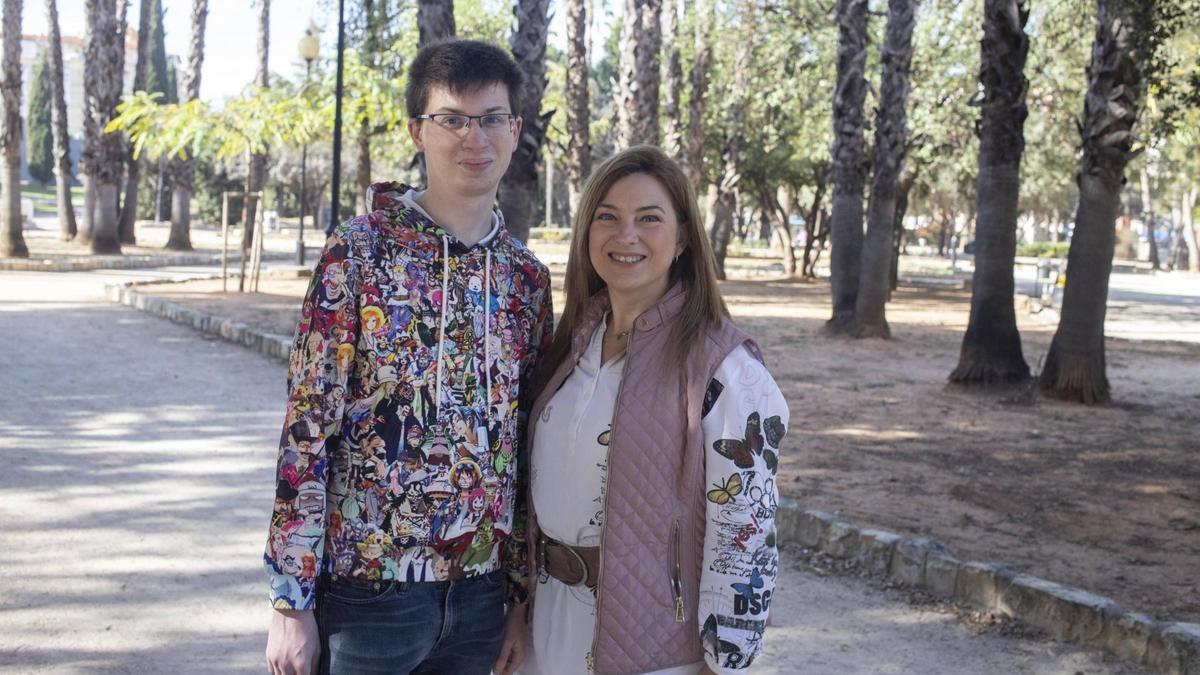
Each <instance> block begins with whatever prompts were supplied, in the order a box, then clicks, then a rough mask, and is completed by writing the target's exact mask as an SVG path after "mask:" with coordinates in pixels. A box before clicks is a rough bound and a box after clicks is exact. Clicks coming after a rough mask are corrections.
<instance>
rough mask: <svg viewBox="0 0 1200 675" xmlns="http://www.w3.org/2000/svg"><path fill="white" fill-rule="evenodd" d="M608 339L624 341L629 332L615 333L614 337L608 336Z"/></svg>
mask: <svg viewBox="0 0 1200 675" xmlns="http://www.w3.org/2000/svg"><path fill="white" fill-rule="evenodd" d="M609 337H610V338H611V339H613V340H617V341H618V342H619V341H621V340H624V339H625V338H627V337H629V330H623V331H621V332H620V333H617V334H616V335H610V336H609Z"/></svg>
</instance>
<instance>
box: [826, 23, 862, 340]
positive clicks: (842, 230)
mask: <svg viewBox="0 0 1200 675" xmlns="http://www.w3.org/2000/svg"><path fill="white" fill-rule="evenodd" d="M837 23H838V55H837V88H836V90H835V91H834V95H833V135H834V138H833V147H832V148H831V149H830V154H831V155H832V156H833V168H832V170H831V171H832V178H833V215H832V217H831V218H830V220H831V221H832V222H831V224H830V238H831V240H832V241H831V243H832V246H833V249H832V251H831V252H830V255H829V265H830V286H831V290H832V295H833V317H832V318H830V319H829V321H828V322H826V324H825V326H826V329H827V330H829V331H831V332H833V333H847V332H849V331H850V330H851V328H852V327H853V324H854V307H855V304H856V303H857V301H858V276H859V267H860V265H861V262H862V261H861V255H862V243H863V231H862V228H863V184H864V183H865V182H866V175H867V160H866V153H865V151H864V150H863V101H864V100H865V98H866V93H867V80H866V77H865V76H864V72H865V68H866V61H867V0H838V3H837Z"/></svg>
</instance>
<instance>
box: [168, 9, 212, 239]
mask: <svg viewBox="0 0 1200 675" xmlns="http://www.w3.org/2000/svg"><path fill="white" fill-rule="evenodd" d="M191 18H192V40H191V44H190V46H189V48H188V67H187V72H186V73H185V74H184V76H183V88H184V96H185V97H186V98H185V102H187V101H194V100H196V99H198V98H200V72H201V68H202V67H203V65H204V30H205V26H206V24H207V23H208V0H192V17H191ZM169 173H170V176H171V234H170V237H169V238H168V239H167V248H168V249H169V250H172V251H190V250H192V230H191V225H192V223H191V221H192V216H191V212H190V211H189V209H190V208H191V203H192V181H193V179H194V176H195V173H196V166H195V160H194V159H186V160H183V161H177V162H176V163H175V164H174V165H173V166H172V168H171V171H170V172H169Z"/></svg>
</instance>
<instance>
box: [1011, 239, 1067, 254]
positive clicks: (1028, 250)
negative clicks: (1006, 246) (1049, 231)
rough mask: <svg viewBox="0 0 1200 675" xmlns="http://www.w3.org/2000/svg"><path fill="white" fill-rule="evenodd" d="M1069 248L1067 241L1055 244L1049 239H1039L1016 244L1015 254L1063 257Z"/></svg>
mask: <svg viewBox="0 0 1200 675" xmlns="http://www.w3.org/2000/svg"><path fill="white" fill-rule="evenodd" d="M1070 249H1071V244H1070V243H1068V242H1059V243H1057V244H1055V243H1053V242H1049V241H1039V242H1035V243H1033V244H1017V255H1019V256H1022V257H1028V258H1065V257H1067V251H1069V250H1070Z"/></svg>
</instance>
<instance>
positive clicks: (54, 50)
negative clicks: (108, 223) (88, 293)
mask: <svg viewBox="0 0 1200 675" xmlns="http://www.w3.org/2000/svg"><path fill="white" fill-rule="evenodd" d="M46 23H47V25H48V26H49V29H50V35H49V39H48V41H47V46H46V47H47V49H46V51H47V52H48V53H49V54H50V62H49V65H50V71H49V73H50V85H51V88H52V89H53V92H54V105H53V106H52V107H51V110H50V120H51V123H52V124H53V127H54V159H55V167H56V168H55V171H56V172H57V177H56V179H55V192H56V193H57V196H58V200H57V204H58V224H59V232H60V236H61V238H62V239H63V240H64V241H68V240H71V239H74V238H75V235H76V234H77V233H78V231H79V228H78V225H76V223H75V205H74V204H73V203H72V200H71V178H72V173H71V138H70V136H68V135H67V99H66V94H65V92H64V85H63V57H62V36H61V35H60V33H59V29H58V5H57V3H56V2H55V0H46Z"/></svg>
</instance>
